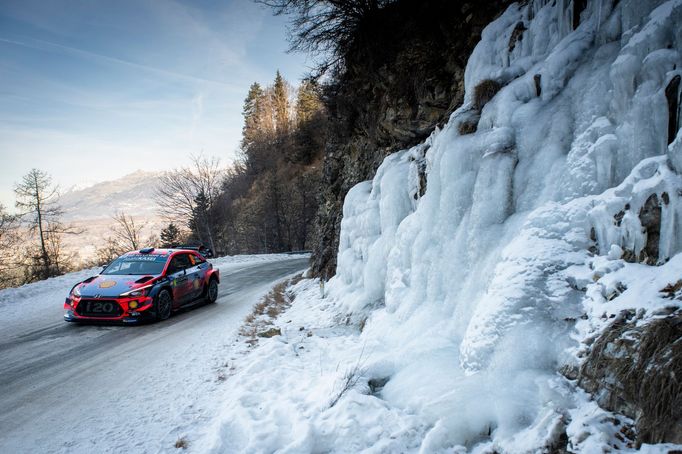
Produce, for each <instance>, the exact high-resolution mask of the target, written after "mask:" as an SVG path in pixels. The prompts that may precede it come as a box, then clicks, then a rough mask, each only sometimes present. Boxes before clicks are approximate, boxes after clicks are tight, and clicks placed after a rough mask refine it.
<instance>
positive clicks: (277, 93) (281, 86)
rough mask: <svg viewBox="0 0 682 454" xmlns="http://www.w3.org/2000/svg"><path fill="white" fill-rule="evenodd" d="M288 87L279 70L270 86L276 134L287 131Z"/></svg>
mask: <svg viewBox="0 0 682 454" xmlns="http://www.w3.org/2000/svg"><path fill="white" fill-rule="evenodd" d="M289 91H290V90H289V87H288V84H287V82H286V81H285V80H284V77H282V74H280V72H279V70H278V71H277V73H276V74H275V82H274V84H273V86H272V101H273V106H274V110H275V112H274V114H275V128H276V131H277V134H278V135H286V134H287V133H288V132H289V122H290V108H289Z"/></svg>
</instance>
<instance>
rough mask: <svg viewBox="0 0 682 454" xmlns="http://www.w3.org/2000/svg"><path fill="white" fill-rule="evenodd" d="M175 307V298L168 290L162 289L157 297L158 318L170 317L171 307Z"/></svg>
mask: <svg viewBox="0 0 682 454" xmlns="http://www.w3.org/2000/svg"><path fill="white" fill-rule="evenodd" d="M172 307H173V298H171V295H170V293H168V290H161V292H160V293H159V295H158V296H157V297H156V319H157V320H166V319H167V318H168V317H170V314H171V309H172Z"/></svg>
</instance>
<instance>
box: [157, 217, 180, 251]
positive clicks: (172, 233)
mask: <svg viewBox="0 0 682 454" xmlns="http://www.w3.org/2000/svg"><path fill="white" fill-rule="evenodd" d="M179 243H180V229H178V228H177V226H176V225H175V224H174V223H172V222H171V223H170V224H168V226H167V227H166V228H165V229H162V230H161V247H164V248H170V247H174V246H177V245H178V244H179Z"/></svg>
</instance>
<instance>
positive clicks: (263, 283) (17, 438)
mask: <svg viewBox="0 0 682 454" xmlns="http://www.w3.org/2000/svg"><path fill="white" fill-rule="evenodd" d="M307 266H308V259H307V258H293V259H291V260H286V261H278V262H265V263H258V264H250V265H249V264H247V265H245V267H244V268H241V269H237V270H233V271H228V272H221V281H222V282H221V284H220V287H219V293H218V294H219V298H218V301H217V303H216V304H204V305H200V306H197V307H194V308H192V309H188V310H184V311H180V312H178V313H176V314H174V315H173V316H172V317H171V318H170V319H168V320H166V321H164V322H160V323H153V324H147V325H140V326H99V325H78V324H69V323H66V322H63V321H61V320H58V319H57V320H54V319H45V318H40V319H38V320H36V321H35V323H34V324H30V325H29V324H27V325H26V326H31V328H30V329H26V330H25V331H23V332H20V333H16V331H15V332H12V333H11V336H10V337H8V336H4V335H2V333H0V452H37V451H40V452H87V451H89V450H92V449H95V450H99V451H103V452H108V451H118V450H121V449H125V450H132V451H138V452H153V451H155V450H154V449H152V448H150V446H152V445H147V444H145V443H144V442H141V444H140V442H135V443H133V442H128V441H121V440H124V439H130V437H135V436H138V432H139V436H144V434H149V433H150V432H151V433H154V431H155V430H156V431H157V435H156V436H157V437H161V438H162V437H164V436H167V432H168V431H169V430H172V428H171V429H169V427H168V423H169V421H170V420H173V417H171V416H170V415H169V414H168V413H169V412H171V413H172V412H173V411H175V413H176V416H177V414H180V413H182V412H185V413H186V412H187V408H188V407H192V399H193V395H194V393H193V391H197V388H199V390H200V389H201V387H202V386H203V385H202V383H204V382H206V381H208V379H207V378H205V377H203V378H201V374H210V373H211V370H209V369H207V367H208V366H207V365H206V364H201V363H202V361H203V362H207V361H208V359H207V358H208V357H209V356H210V354H213V355H214V356H215V353H216V352H218V353H219V351H218V350H216V348H217V347H221V348H224V349H227V350H229V348H228V347H227V346H226V345H220V346H216V345H213V344H212V342H213V343H215V342H216V341H217V342H223V343H225V342H226V341H225V339H226V338H227V337H226V333H229V334H230V336H232V337H234V333H235V332H236V330H237V329H238V327H239V326H240V325H241V322H242V320H243V319H244V317H245V316H246V314H248V312H249V311H250V308H251V307H252V305H253V304H254V303H255V302H256V301H257V300H258V298H259V297H260V295H262V294H264V293H265V292H267V290H268V289H269V288H270V287H272V285H273V283H274V282H276V281H278V280H281V279H282V278H284V277H285V276H287V275H290V274H292V273H294V272H297V271H301V270H303V269H305V268H306V267H307ZM211 352H212V353H211ZM226 355H228V356H229V353H226ZM188 369H190V370H192V373H189V372H188ZM195 376H196V377H195ZM202 380H203V381H202ZM192 386H194V390H192V388H191V387H192ZM188 387H189V388H188ZM176 388H177V389H176ZM160 399H163V400H166V399H170V400H171V401H173V400H174V401H175V402H161V403H159V402H158V401H159V400H160ZM175 419H177V417H176V418H175ZM173 421H174V423H178V421H175V420H173ZM126 424H127V425H128V426H129V427H126ZM140 424H142V425H144V424H147V427H146V428H144V427H143V428H139V426H140ZM155 424H156V426H158V427H156V426H155ZM84 426H85V427H86V430H81V428H82V427H84ZM122 426H123V427H122ZM74 431H75V432H78V431H81V432H82V435H77V434H76V435H75V434H74ZM69 432H71V434H69ZM98 434H99V435H98ZM112 437H115V438H117V439H118V440H119V441H116V442H115V443H114V444H111V443H109V442H107V440H109V441H111V438H112ZM138 448H139V449H138ZM36 450H37V451H36Z"/></svg>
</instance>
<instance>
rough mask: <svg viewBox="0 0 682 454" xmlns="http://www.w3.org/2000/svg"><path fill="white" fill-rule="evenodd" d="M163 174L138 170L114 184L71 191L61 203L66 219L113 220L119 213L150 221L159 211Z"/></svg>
mask: <svg viewBox="0 0 682 454" xmlns="http://www.w3.org/2000/svg"><path fill="white" fill-rule="evenodd" d="M160 175H161V173H159V172H148V171H143V170H138V171H137V172H134V173H131V174H128V175H125V176H123V177H121V178H117V179H115V180H111V181H103V182H101V183H97V184H95V185H92V186H90V187H86V188H82V189H76V190H71V191H68V192H66V193H64V194H62V196H61V197H60V199H59V204H60V206H61V207H62V209H63V210H64V219H66V220H70V221H80V220H84V219H96V218H110V217H111V216H113V215H114V214H116V213H117V212H123V213H126V214H128V215H132V216H141V217H145V218H147V217H150V216H153V215H154V213H155V210H156V204H155V202H154V188H155V186H156V185H157V183H158V179H159V176H160Z"/></svg>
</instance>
